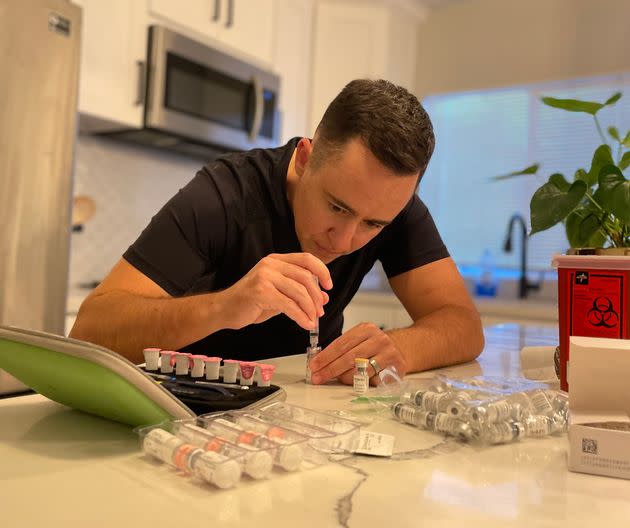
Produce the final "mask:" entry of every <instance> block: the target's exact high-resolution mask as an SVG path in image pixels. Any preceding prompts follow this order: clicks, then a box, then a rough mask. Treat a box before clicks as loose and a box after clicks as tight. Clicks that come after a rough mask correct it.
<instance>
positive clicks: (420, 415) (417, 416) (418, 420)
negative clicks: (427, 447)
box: [392, 402, 435, 429]
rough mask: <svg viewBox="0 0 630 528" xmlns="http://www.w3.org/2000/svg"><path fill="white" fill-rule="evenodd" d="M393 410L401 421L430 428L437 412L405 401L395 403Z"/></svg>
mask: <svg viewBox="0 0 630 528" xmlns="http://www.w3.org/2000/svg"><path fill="white" fill-rule="evenodd" d="M392 412H393V413H394V416H396V418H398V419H399V420H400V421H401V422H404V423H408V424H411V425H415V426H416V427H420V428H421V429H430V428H431V427H432V426H433V422H434V419H435V413H432V412H429V411H425V410H424V409H421V408H420V407H416V406H415V405H411V404H409V403H403V402H397V403H395V404H394V406H393V407H392Z"/></svg>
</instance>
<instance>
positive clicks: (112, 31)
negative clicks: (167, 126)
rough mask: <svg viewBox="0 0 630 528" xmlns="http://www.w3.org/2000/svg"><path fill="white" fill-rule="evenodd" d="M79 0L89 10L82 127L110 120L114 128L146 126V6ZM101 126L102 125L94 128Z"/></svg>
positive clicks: (81, 90) (85, 31)
mask: <svg viewBox="0 0 630 528" xmlns="http://www.w3.org/2000/svg"><path fill="white" fill-rule="evenodd" d="M73 1H74V3H76V4H78V5H79V6H81V7H82V8H83V31H82V35H81V69H80V71H79V112H80V113H81V114H82V116H81V117H82V119H81V123H82V126H83V123H85V122H89V123H92V124H93V123H99V124H100V123H104V122H107V123H109V124H110V125H109V128H111V123H115V124H116V126H129V127H139V126H141V124H142V101H140V99H139V88H140V84H139V81H140V75H141V68H142V66H143V64H144V61H145V56H146V45H147V44H146V42H147V33H146V26H145V25H144V23H143V22H144V8H143V6H142V5H141V3H140V2H129V1H128V0H110V1H109V2H103V1H102V0H73ZM85 118H87V119H85ZM91 118H96V119H95V120H92V119H91ZM103 128H108V127H107V126H106V127H103ZM97 129H98V125H93V126H92V128H91V130H97Z"/></svg>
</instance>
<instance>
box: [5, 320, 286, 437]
mask: <svg viewBox="0 0 630 528" xmlns="http://www.w3.org/2000/svg"><path fill="white" fill-rule="evenodd" d="M0 368H2V369H4V370H6V371H7V372H8V373H9V374H11V375H12V376H14V377H16V378H17V379H19V380H20V381H21V382H22V383H24V384H25V385H28V386H29V387H31V388H32V389H33V390H35V391H36V392H38V393H40V394H42V395H43V396H46V397H47V398H50V399H51V400H54V401H56V402H59V403H62V404H64V405H67V406H69V407H73V408H75V409H80V410H82V411H85V412H88V413H91V414H96V415H98V416H102V417H105V418H109V419H111V420H115V421H117V422H122V423H125V424H128V425H131V426H133V427H136V426H139V425H150V424H156V423H159V422H161V421H163V420H166V419H183V418H191V417H194V416H195V413H194V412H193V411H192V410H191V409H190V408H188V407H187V406H186V405H184V404H183V403H182V402H181V401H180V400H179V399H177V398H176V397H175V396H173V395H172V394H171V393H170V392H168V391H167V390H165V389H164V388H163V387H161V386H160V384H158V383H156V382H155V381H154V380H153V379H152V378H150V377H149V376H148V375H147V374H145V373H144V371H142V370H141V369H140V368H138V367H136V366H135V365H134V364H133V363H131V362H130V361H129V360H127V359H125V358H124V357H122V356H121V355H119V354H117V353H115V352H113V351H111V350H108V349H107V348H104V347H101V346H97V345H94V344H91V343H87V342H84V341H78V340H76V339H70V338H65V337H61V336H57V335H54V334H48V333H45V332H37V331H34V330H25V329H21V328H14V327H6V326H0ZM285 396H286V395H285V393H284V391H282V390H279V391H277V393H276V394H273V395H272V397H269V398H265V400H267V401H268V400H271V399H273V400H275V399H284V397H285ZM264 403H266V401H263V400H260V401H259V402H257V404H260V405H262V404H264Z"/></svg>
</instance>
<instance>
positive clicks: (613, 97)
mask: <svg viewBox="0 0 630 528" xmlns="http://www.w3.org/2000/svg"><path fill="white" fill-rule="evenodd" d="M619 99H621V92H617V93H615V94H613V95H611V96H610V97H609V98H608V99H607V100H606V102H605V103H604V105H605V106H610V105H613V104H615V103H616V102H617V101H619Z"/></svg>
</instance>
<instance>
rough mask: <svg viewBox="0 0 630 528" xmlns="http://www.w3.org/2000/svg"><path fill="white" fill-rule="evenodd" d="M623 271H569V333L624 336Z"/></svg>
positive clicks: (609, 336)
mask: <svg viewBox="0 0 630 528" xmlns="http://www.w3.org/2000/svg"><path fill="white" fill-rule="evenodd" d="M624 279H625V273H624V272H618V273H616V272H614V271H602V272H597V271H594V270H589V271H579V270H575V271H572V272H571V274H570V276H569V303H568V304H569V311H570V312H569V321H570V330H569V335H574V336H590V337H608V338H613V339H621V338H623V337H624V336H623V327H624V324H623V323H624V321H625V311H626V306H625V295H624V294H625V284H624Z"/></svg>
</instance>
